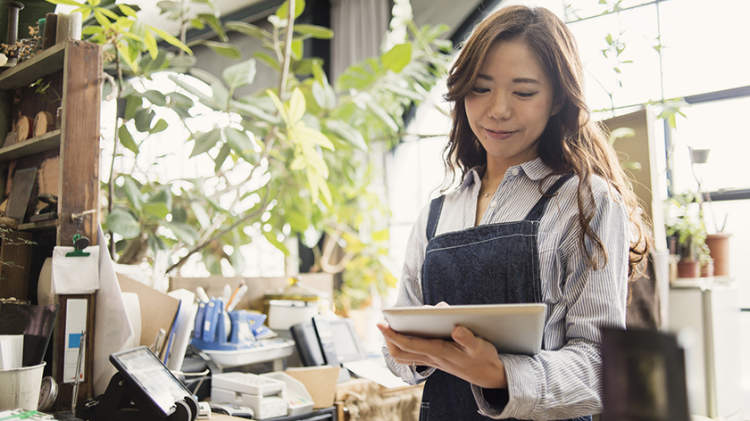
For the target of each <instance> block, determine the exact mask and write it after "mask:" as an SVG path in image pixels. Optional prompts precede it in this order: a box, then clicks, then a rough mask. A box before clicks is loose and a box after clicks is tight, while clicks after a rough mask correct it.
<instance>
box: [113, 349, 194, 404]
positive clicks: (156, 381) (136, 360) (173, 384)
mask: <svg viewBox="0 0 750 421" xmlns="http://www.w3.org/2000/svg"><path fill="white" fill-rule="evenodd" d="M110 359H111V360H112V362H113V364H114V365H115V366H116V367H117V368H118V369H119V370H120V372H122V373H123V374H124V375H125V376H127V377H129V378H130V379H132V380H134V381H135V382H136V384H137V385H138V386H139V387H140V388H141V389H142V390H143V391H144V392H146V394H147V395H148V396H149V397H150V398H151V400H152V401H153V402H154V403H155V404H156V406H158V407H159V409H161V410H162V412H164V414H165V415H169V414H170V413H171V412H172V408H173V407H174V403H175V401H181V400H182V399H184V398H185V397H186V396H190V392H188V390H187V389H185V386H183V385H182V383H180V381H179V380H177V378H176V377H175V376H174V375H172V373H171V372H170V371H169V369H168V368H167V367H166V366H165V365H164V364H163V363H162V362H161V361H159V359H158V358H156V356H155V355H154V354H153V353H152V352H151V351H150V350H149V349H148V348H146V347H139V348H135V349H132V350H129V351H124V352H119V353H115V354H112V355H111V357H110Z"/></svg>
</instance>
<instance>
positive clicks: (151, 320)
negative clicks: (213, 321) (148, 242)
mask: <svg viewBox="0 0 750 421" xmlns="http://www.w3.org/2000/svg"><path fill="white" fill-rule="evenodd" d="M117 280H118V281H119V282H120V289H121V290H122V292H134V293H136V294H138V301H139V303H140V307H141V342H140V344H141V345H146V346H151V345H152V344H153V343H154V339H156V336H157V334H158V333H159V329H164V332H165V333H166V336H164V337H163V338H162V344H159V345H160V348H161V353H159V358H162V359H163V358H164V353H165V352H166V351H167V346H166V345H165V344H166V343H167V342H168V341H169V336H170V334H171V332H172V326H173V325H174V322H175V318H176V316H177V310H178V309H179V307H180V300H178V299H176V298H172V297H170V296H169V295H167V294H164V293H162V292H159V291H157V290H155V289H153V288H151V287H149V286H148V285H144V284H142V283H140V282H138V281H136V280H134V279H132V278H130V277H128V276H127V275H123V274H121V273H118V274H117Z"/></svg>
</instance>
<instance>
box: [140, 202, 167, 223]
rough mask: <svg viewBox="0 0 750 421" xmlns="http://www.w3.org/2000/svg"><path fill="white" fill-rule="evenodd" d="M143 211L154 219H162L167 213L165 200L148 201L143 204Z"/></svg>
mask: <svg viewBox="0 0 750 421" xmlns="http://www.w3.org/2000/svg"><path fill="white" fill-rule="evenodd" d="M143 213H144V214H146V215H148V216H152V217H154V218H156V219H164V218H166V217H167V214H169V209H167V204H166V203H165V202H148V203H144V204H143Z"/></svg>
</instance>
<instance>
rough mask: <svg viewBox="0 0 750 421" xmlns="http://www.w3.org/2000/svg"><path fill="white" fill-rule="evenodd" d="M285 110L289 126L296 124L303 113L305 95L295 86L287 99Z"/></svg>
mask: <svg viewBox="0 0 750 421" xmlns="http://www.w3.org/2000/svg"><path fill="white" fill-rule="evenodd" d="M287 112H288V114H287V117H288V120H287V124H288V125H290V126H293V125H294V124H296V123H297V122H298V121H300V120H301V119H302V116H303V115H305V96H304V95H302V92H301V91H300V90H299V89H297V88H295V89H294V91H292V97H291V98H290V99H289V110H288V111H287Z"/></svg>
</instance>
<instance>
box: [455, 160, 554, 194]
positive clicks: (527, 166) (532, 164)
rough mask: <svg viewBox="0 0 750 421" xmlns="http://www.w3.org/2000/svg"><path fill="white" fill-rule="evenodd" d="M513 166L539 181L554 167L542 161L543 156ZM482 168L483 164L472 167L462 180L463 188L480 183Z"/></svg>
mask: <svg viewBox="0 0 750 421" xmlns="http://www.w3.org/2000/svg"><path fill="white" fill-rule="evenodd" d="M511 168H520V169H521V171H522V172H523V173H524V174H526V176H527V177H529V179H530V180H533V181H539V180H541V179H543V178H544V177H546V176H548V175H550V174H551V173H552V168H550V167H548V166H547V164H545V163H544V162H543V161H542V158H539V157H537V158H535V159H532V160H531V161H526V162H524V163H523V164H521V165H516V166H514V167H511ZM511 168H509V169H511ZM481 169H482V167H481V166H476V167H473V168H472V169H470V170H469V171H468V172H467V173H466V175H465V176H464V179H463V180H462V181H461V188H462V189H463V188H467V187H470V186H472V185H474V184H477V185H478V184H479V183H480V180H481V178H482V177H481V176H480V175H479V173H480V171H481Z"/></svg>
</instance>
